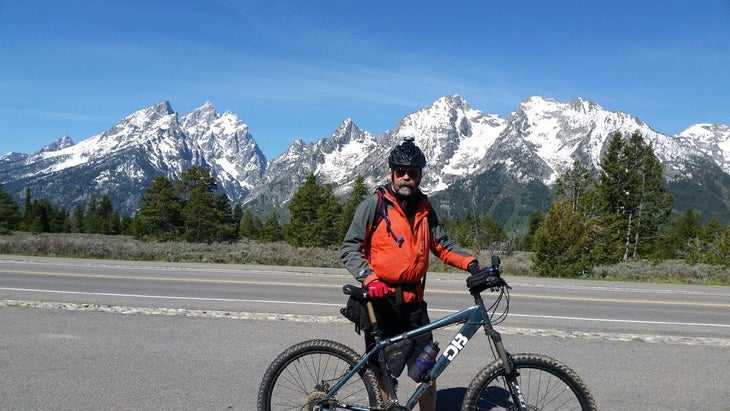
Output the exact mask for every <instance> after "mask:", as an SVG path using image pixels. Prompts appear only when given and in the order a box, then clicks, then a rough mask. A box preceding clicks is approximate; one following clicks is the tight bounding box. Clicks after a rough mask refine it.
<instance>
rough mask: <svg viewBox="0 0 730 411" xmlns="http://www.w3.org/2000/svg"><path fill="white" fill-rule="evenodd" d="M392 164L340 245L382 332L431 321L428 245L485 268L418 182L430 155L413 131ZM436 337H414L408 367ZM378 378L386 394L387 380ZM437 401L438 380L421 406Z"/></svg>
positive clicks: (448, 259) (460, 264)
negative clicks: (426, 295)
mask: <svg viewBox="0 0 730 411" xmlns="http://www.w3.org/2000/svg"><path fill="white" fill-rule="evenodd" d="M388 165H389V166H390V182H389V183H388V184H386V185H385V186H384V187H380V188H379V190H382V191H381V194H378V193H377V192H376V193H374V194H372V195H370V196H368V197H366V198H365V199H364V200H363V202H362V203H361V204H360V205H359V207H358V208H357V211H356V212H355V216H354V217H353V220H352V223H351V224H350V228H349V230H348V231H347V234H346V235H345V239H344V241H343V243H342V247H341V248H340V258H341V259H342V262H343V263H344V264H345V266H346V267H347V269H348V270H349V271H350V273H351V274H352V275H353V276H354V277H355V279H356V280H357V281H360V282H361V283H362V284H363V287H364V288H366V289H367V290H368V294H369V296H370V298H371V299H373V306H374V309H375V313H376V316H377V319H378V325H379V327H380V329H381V331H382V332H383V334H382V335H383V338H388V337H392V336H394V335H398V334H401V333H403V332H405V331H408V330H411V329H414V328H417V327H419V326H422V325H425V324H428V323H430V319H429V317H428V312H427V307H426V302H425V301H424V300H423V291H424V285H425V277H426V271H427V270H428V260H429V251H431V252H433V253H434V254H435V255H436V256H438V257H439V258H440V259H441V260H442V261H443V262H444V263H446V264H449V265H451V266H454V267H457V268H460V269H462V270H468V271H469V272H471V273H472V274H481V271H480V269H479V263H478V262H477V260H476V259H475V258H474V257H473V256H472V255H471V254H470V253H468V252H467V251H466V250H464V249H462V248H461V247H459V246H457V245H456V244H454V243H452V242H451V240H450V239H449V237H448V236H447V235H446V233H445V232H444V230H443V228H442V227H441V226H440V225H439V222H438V218H437V217H436V213H435V212H434V210H433V208H432V207H431V203H430V202H429V200H428V197H427V196H426V195H425V194H423V193H422V192H421V190H420V189H419V188H418V187H419V185H420V183H421V178H422V177H423V167H424V166H425V165H426V157H425V156H424V154H423V152H422V151H421V149H420V148H418V147H417V146H416V145H415V143H414V138H413V137H406V138H404V139H403V142H402V143H401V144H400V145H397V146H396V147H395V148H394V149H393V150H392V151H391V152H390V155H389V156H388ZM381 196H382V200H381V199H380V198H381ZM381 201H382V202H381ZM379 206H380V209H381V211H380V213H379V215H378V208H379ZM376 215H377V216H376ZM374 223H376V225H375V228H374V230H373V231H372V232H371V229H372V227H373V224H374ZM431 341H433V336H432V335H431V334H429V335H426V336H424V338H420V339H418V340H417V341H415V342H414V343H415V344H414V345H415V347H414V349H413V350H412V351H411V352H410V354H409V355H408V357H407V358H408V360H407V363H408V367H409V368H411V367H413V366H414V365H415V362H416V358H417V357H418V356H419V354H420V353H421V352H422V350H423V348H424V347H425V346H426V345H428V344H429V343H430V342H431ZM365 343H366V346H367V347H370V346H371V345H372V344H373V343H374V341H373V339H372V337H371V336H370V335H369V333H367V332H366V333H365ZM374 366H375V367H377V364H374ZM378 368H379V367H378ZM379 381H380V387H381V391H382V392H383V395H384V398H385V399H386V400H387V392H386V391H385V390H384V387H385V385H384V380H383V379H382V378H381V379H380V380H379ZM435 407H436V385H435V384H432V385H431V386H430V387H429V388H428V389H427V390H426V391H425V392H424V394H423V396H421V399H420V401H419V409H420V410H422V411H426V410H434V409H435Z"/></svg>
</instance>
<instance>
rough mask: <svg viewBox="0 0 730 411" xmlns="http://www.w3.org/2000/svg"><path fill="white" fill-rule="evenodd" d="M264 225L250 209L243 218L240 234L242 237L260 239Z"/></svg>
mask: <svg viewBox="0 0 730 411" xmlns="http://www.w3.org/2000/svg"><path fill="white" fill-rule="evenodd" d="M263 231H264V225H263V223H261V220H259V218H258V217H257V216H256V215H254V214H253V213H252V212H251V211H250V210H246V211H245V212H244V213H243V217H242V218H241V228H240V230H239V235H240V236H241V237H242V238H250V239H254V240H256V239H259V238H261V236H262V235H263Z"/></svg>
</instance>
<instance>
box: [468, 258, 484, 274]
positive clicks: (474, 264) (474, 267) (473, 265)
mask: <svg viewBox="0 0 730 411" xmlns="http://www.w3.org/2000/svg"><path fill="white" fill-rule="evenodd" d="M483 269H484V268H482V267H479V261H477V260H472V261H471V262H470V263H469V265H467V266H466V271H468V272H469V274H471V275H474V274H477V273H478V272H480V271H482V270H483Z"/></svg>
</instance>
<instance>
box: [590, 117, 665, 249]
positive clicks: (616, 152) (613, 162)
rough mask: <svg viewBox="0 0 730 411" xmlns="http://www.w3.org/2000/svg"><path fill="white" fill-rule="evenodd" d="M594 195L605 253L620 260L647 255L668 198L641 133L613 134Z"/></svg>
mask: <svg viewBox="0 0 730 411" xmlns="http://www.w3.org/2000/svg"><path fill="white" fill-rule="evenodd" d="M597 195H598V197H599V201H600V207H601V208H602V213H601V216H602V222H601V225H602V227H603V229H604V232H605V233H606V234H607V236H605V237H604V238H603V242H604V243H605V244H606V245H608V248H607V252H608V254H609V255H611V254H613V258H615V259H622V260H628V259H629V258H637V257H639V256H641V255H644V256H646V255H649V254H651V252H652V246H653V243H652V242H653V241H654V240H655V239H656V236H657V234H658V232H659V227H660V226H661V225H662V224H664V223H666V222H667V220H668V218H669V214H670V213H671V203H672V197H671V196H670V195H668V194H667V193H666V192H665V189H664V187H663V185H662V165H661V163H660V162H659V159H658V158H657V157H656V156H655V155H654V150H653V148H652V147H651V145H649V144H646V143H645V142H644V139H643V136H642V135H641V133H639V132H638V131H637V132H635V133H633V134H632V135H631V136H630V137H629V138H628V139H624V138H623V136H622V135H621V133H619V132H617V133H615V134H614V135H613V137H612V138H611V140H610V141H609V145H608V147H607V150H606V155H605V157H604V159H603V161H602V162H601V175H600V182H599V185H598V192H597Z"/></svg>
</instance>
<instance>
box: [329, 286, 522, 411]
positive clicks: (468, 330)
mask: <svg viewBox="0 0 730 411" xmlns="http://www.w3.org/2000/svg"><path fill="white" fill-rule="evenodd" d="M474 300H475V305H474V306H473V307H470V308H465V309H463V310H461V311H459V312H456V313H454V314H450V315H448V316H446V317H443V318H441V319H439V320H437V321H434V322H432V323H430V324H427V325H424V326H422V327H419V328H416V329H413V330H411V331H408V332H405V333H403V334H400V335H397V336H394V337H390V338H385V339H381V338H380V337H379V331H377V330H375V331H373V332H374V334H375V337H376V344H375V346H374V347H373V348H371V349H370V350H369V351H367V352H366V353H365V354H364V356H363V358H362V359H361V360H360V362H358V363H357V364H356V365H355V366H354V367H353V368H352V369H351V370H350V371H348V372H347V373H346V374H345V375H344V376H343V377H342V378H340V380H339V381H338V382H337V383H336V384H335V385H334V386H333V387H332V388H331V389H330V390H329V391H328V392H327V394H326V395H325V396H324V397H323V398H322V400H321V401H320V403H319V404H320V405H321V406H322V407H324V406H325V405H326V404H328V403H329V402H330V401H331V399H332V398H333V397H335V396H336V394H337V391H339V390H340V388H342V387H343V386H344V385H345V383H347V381H348V380H349V379H350V378H352V377H353V376H354V375H355V374H357V373H359V372H360V371H361V370H362V369H363V368H364V367H365V366H366V365H367V364H368V361H369V360H370V359H371V358H373V356H375V355H381V353H382V351H383V349H384V348H385V347H387V346H389V345H391V344H395V343H397V342H398V341H401V340H403V339H406V338H414V337H418V336H420V335H423V334H426V333H429V332H431V331H434V330H437V329H439V328H443V327H446V326H449V325H452V324H458V323H464V325H463V326H462V327H461V329H460V330H459V332H458V333H457V334H456V335H455V336H454V338H452V339H451V342H450V343H449V345H448V346H447V347H446V348H445V349H444V350H443V353H442V354H441V355H440V356H439V357H438V359H437V360H436V362H435V363H434V365H433V367H432V368H431V370H429V372H428V374H427V375H426V376H425V377H424V378H423V383H421V384H419V385H418V387H417V388H416V390H415V391H414V392H413V394H411V396H410V398H409V399H408V401H407V402H406V403H405V405H404V406H405V408H407V409H409V410H411V409H413V407H415V406H416V402H417V401H418V399H419V398H420V396H421V394H423V392H424V391H425V390H426V388H427V387H428V385H429V383H430V382H431V381H435V380H436V378H438V377H439V375H441V373H442V372H443V371H444V370H445V369H446V367H448V366H449V365H450V364H451V362H452V361H453V360H454V359H455V358H456V356H457V355H458V354H459V353H460V352H461V350H463V349H464V347H465V346H466V344H467V343H468V342H469V340H470V339H471V338H472V337H473V336H474V334H476V332H477V331H478V330H479V328H480V327H483V328H484V331H485V333H486V335H487V336H488V337H489V338H490V339H491V340H492V342H493V343H494V346H495V349H496V351H497V356H498V357H499V358H500V359H502V362H503V364H504V368H505V371H506V373H507V380H508V382H509V390H510V393H511V395H512V397H513V400H514V401H515V404H520V408H521V409H523V410H524V409H526V408H525V404H524V401H523V400H522V394H521V393H520V389H519V385H517V381H516V376H515V375H514V373H513V369H512V359H511V356H510V355H509V353H508V352H507V351H506V350H505V348H504V345H503V344H502V337H501V336H500V334H499V333H498V332H497V331H496V330H495V329H494V328H493V327H492V322H491V320H490V319H489V313H488V312H487V310H486V308H485V307H484V301H483V300H482V299H481V296H480V295H479V294H477V295H475V296H474ZM368 304H370V302H368ZM369 309H370V308H369ZM380 364H381V368H382V367H383V366H385V367H384V368H382V369H384V370H386V372H384V373H383V374H384V375H383V376H384V377H385V380H386V382H387V389H388V391H389V396H390V402H391V403H394V404H398V398H397V396H396V392H395V388H394V386H393V383H392V381H391V378H389V372H388V371H387V364H386V363H385V361H384V357H383V356H381V357H380ZM337 406H338V407H342V408H345V409H350V410H354V411H369V410H370V408H369V407H368V408H360V407H352V406H349V405H347V404H337ZM327 409H328V408H322V410H327Z"/></svg>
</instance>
